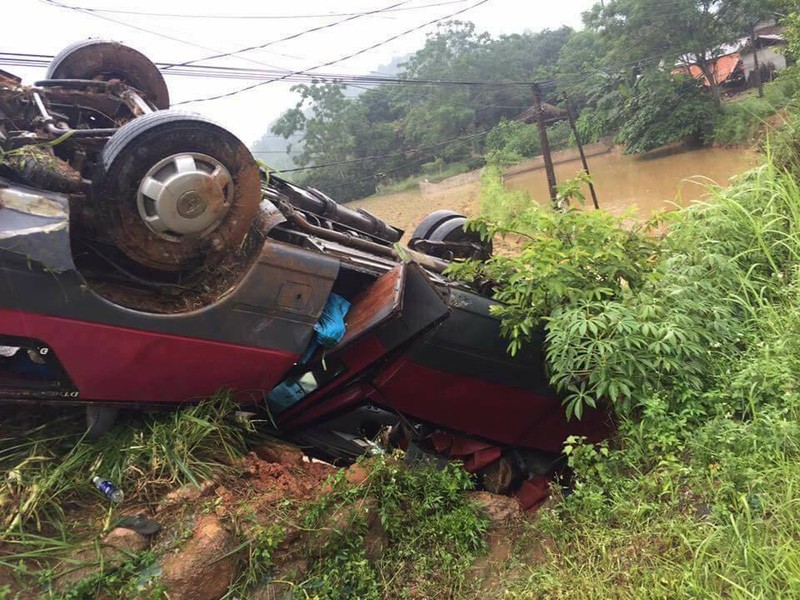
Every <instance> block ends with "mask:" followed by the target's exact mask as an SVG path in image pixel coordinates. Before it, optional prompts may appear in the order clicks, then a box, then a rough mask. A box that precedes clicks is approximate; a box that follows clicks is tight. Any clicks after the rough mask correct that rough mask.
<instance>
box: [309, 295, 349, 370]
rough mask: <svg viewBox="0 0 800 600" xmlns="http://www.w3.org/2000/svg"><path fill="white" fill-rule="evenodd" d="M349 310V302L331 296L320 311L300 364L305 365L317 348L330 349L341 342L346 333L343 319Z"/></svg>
mask: <svg viewBox="0 0 800 600" xmlns="http://www.w3.org/2000/svg"><path fill="white" fill-rule="evenodd" d="M349 310H350V302H348V301H347V300H345V299H344V298H342V297H341V296H339V295H338V294H331V295H330V296H328V301H327V302H326V303H325V308H323V309H322V314H321V315H320V317H319V321H317V324H316V325H314V337H313V338H312V339H311V341H310V342H309V344H308V348H306V351H305V352H304V353H303V356H302V357H301V358H300V361H299V362H300V364H305V363H307V362H308V361H309V359H310V358H311V357H312V356H313V354H314V352H315V351H316V349H317V347H319V346H323V347H324V348H332V347H333V346H335V345H336V344H338V343H339V342H341V341H342V338H343V337H344V334H345V333H346V332H347V324H346V323H345V322H344V318H345V317H346V316H347V312H348V311H349Z"/></svg>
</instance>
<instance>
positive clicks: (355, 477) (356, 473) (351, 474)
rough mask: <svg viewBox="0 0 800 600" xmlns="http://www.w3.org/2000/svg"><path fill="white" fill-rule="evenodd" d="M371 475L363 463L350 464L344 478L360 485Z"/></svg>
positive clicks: (354, 484) (355, 484)
mask: <svg viewBox="0 0 800 600" xmlns="http://www.w3.org/2000/svg"><path fill="white" fill-rule="evenodd" d="M368 477H369V471H368V470H367V469H366V468H365V467H364V466H363V465H361V464H358V463H355V464H353V465H350V466H349V467H348V468H347V470H346V471H345V472H344V478H345V479H347V481H348V482H349V483H350V484H351V485H353V486H358V485H361V484H362V483H364V482H365V481H366V480H367V478H368Z"/></svg>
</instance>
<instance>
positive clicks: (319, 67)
mask: <svg viewBox="0 0 800 600" xmlns="http://www.w3.org/2000/svg"><path fill="white" fill-rule="evenodd" d="M48 1H51V0H48ZM488 1H489V0H479V1H478V2H476V3H475V4H472V5H470V6H468V7H466V8H462V9H461V10H458V11H456V12H454V13H451V14H449V15H446V16H444V17H439V18H438V19H433V20H431V21H427V22H425V23H422V24H421V25H417V26H416V27H412V28H411V29H407V30H405V31H403V32H401V33H398V34H397V35H394V36H392V37H390V38H387V39H385V40H383V41H380V42H377V43H375V44H372V45H371V46H368V47H366V48H362V49H361V50H357V51H356V52H352V53H351V54H348V55H346V56H342V57H340V58H337V59H334V60H331V61H328V62H325V63H321V64H319V65H316V66H313V67H309V68H307V69H302V70H299V71H293V72H291V73H288V74H286V75H283V76H281V77H276V78H274V79H271V80H268V81H262V82H259V83H255V84H253V85H249V86H246V87H243V88H240V89H238V90H234V91H232V92H228V93H225V94H217V95H215V96H207V97H205V98H195V99H194V100H185V101H183V102H178V103H176V104H175V106H178V105H181V104H190V103H194V102H209V101H211V100H219V99H221V98H228V97H230V96H235V95H237V94H241V93H242V92H246V91H248V90H252V89H255V88H257V87H261V86H262V85H266V84H268V83H273V82H275V81H281V80H283V79H287V78H288V77H291V76H292V75H302V74H306V73H308V71H313V70H315V69H321V68H323V67H329V66H331V65H335V64H337V63H340V62H343V61H345V60H348V59H351V58H354V57H356V56H359V55H361V54H364V53H366V52H369V51H370V50H374V49H375V48H379V47H380V46H383V45H385V44H388V43H389V42H393V41H394V40H396V39H398V38H400V37H403V36H404V35H408V34H409V33H413V32H415V31H418V30H420V29H423V28H425V27H428V26H429V25H433V24H435V23H438V22H440V21H443V20H445V19H451V18H453V17H455V16H458V15H460V14H462V13H465V12H467V11H468V10H472V9H473V8H477V7H478V6H480V5H482V4H486V3H487V2H488Z"/></svg>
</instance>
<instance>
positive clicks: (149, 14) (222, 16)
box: [73, 0, 465, 20]
mask: <svg viewBox="0 0 800 600" xmlns="http://www.w3.org/2000/svg"><path fill="white" fill-rule="evenodd" d="M464 1H465V0H448V1H447V2H433V3H430V4H423V5H420V6H407V7H404V8H393V9H389V10H385V11H384V12H401V11H409V10H424V9H426V8H434V7H437V6H448V5H451V4H461V3H463V2H464ZM73 8H75V9H78V10H82V11H85V12H92V13H106V14H121V15H133V16H142V17H168V18H175V19H215V20H217V19H247V20H255V19H274V20H279V19H326V18H333V17H351V16H355V15H358V14H362V13H354V12H350V13H348V12H340V13H319V14H307V15H226V14H216V15H209V14H201V15H193V14H180V13H163V12H144V11H135V10H115V9H109V8H89V7H85V6H75V7H73Z"/></svg>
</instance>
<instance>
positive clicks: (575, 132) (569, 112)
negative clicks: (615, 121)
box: [564, 94, 600, 209]
mask: <svg viewBox="0 0 800 600" xmlns="http://www.w3.org/2000/svg"><path fill="white" fill-rule="evenodd" d="M564 102H565V104H566V105H567V120H568V121H569V128H570V129H572V135H574V136H575V143H576V144H577V145H578V154H580V155H581V164H582V165H583V170H584V171H585V172H586V174H587V175H589V176H590V177H591V173H589V163H588V162H586V155H585V154H584V153H583V144H582V143H581V136H580V135H579V134H578V128H577V127H576V126H575V114H574V113H573V112H572V103H571V102H570V101H569V98H568V97H567V95H566V94H564ZM589 193H591V194H592V203H594V207H595V208H597V209H599V208H600V205H599V204H598V203H597V192H595V191H594V184H593V183H592V180H591V179H589Z"/></svg>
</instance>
